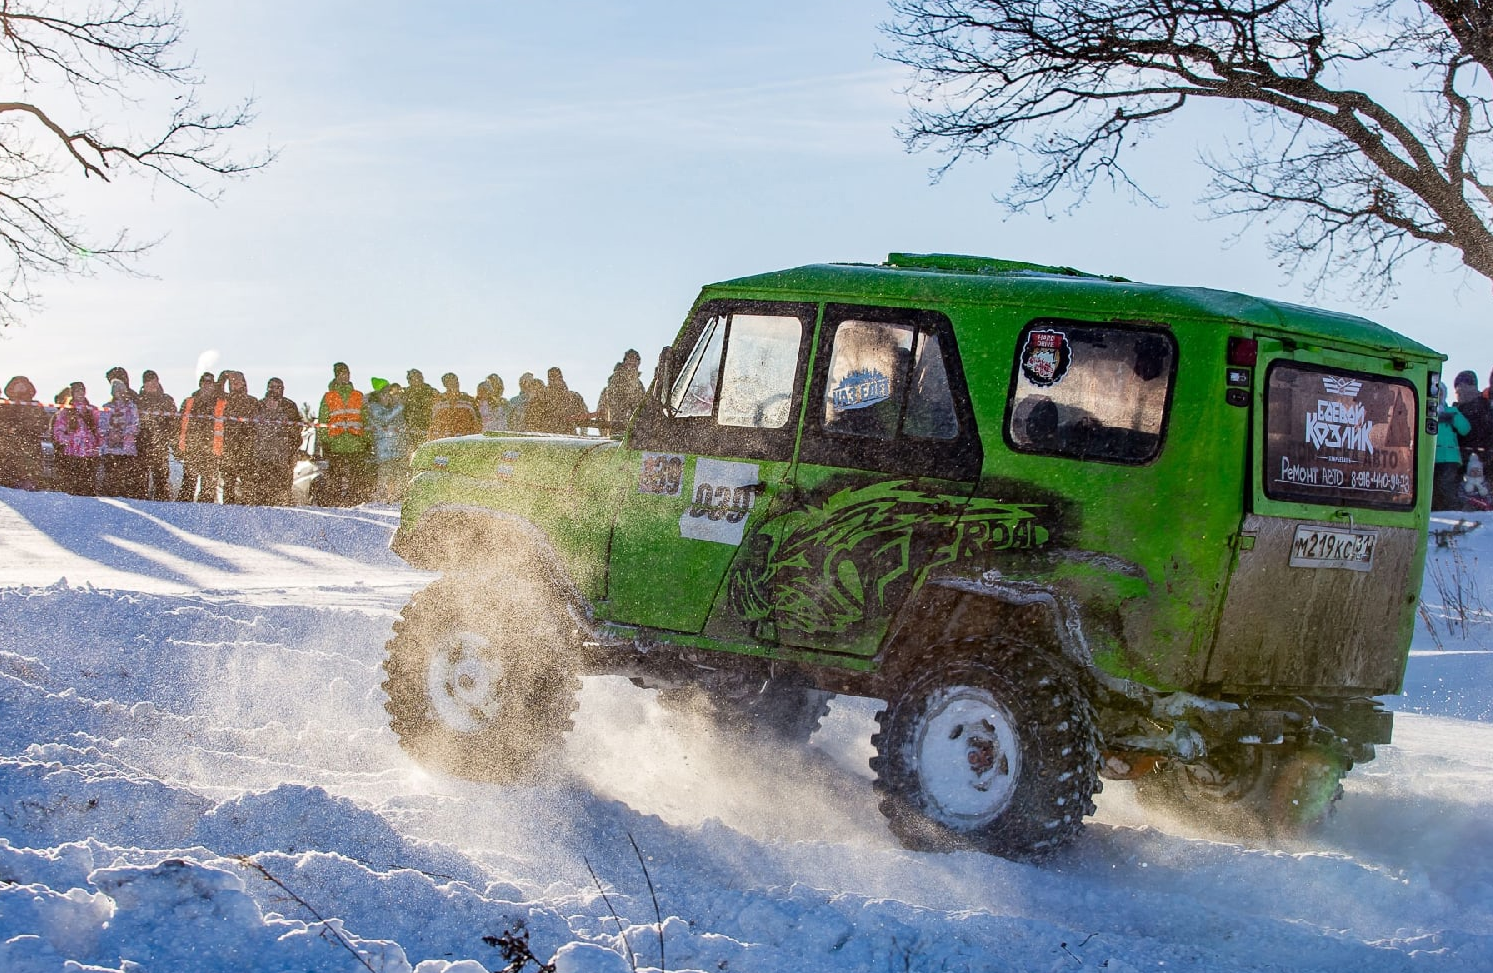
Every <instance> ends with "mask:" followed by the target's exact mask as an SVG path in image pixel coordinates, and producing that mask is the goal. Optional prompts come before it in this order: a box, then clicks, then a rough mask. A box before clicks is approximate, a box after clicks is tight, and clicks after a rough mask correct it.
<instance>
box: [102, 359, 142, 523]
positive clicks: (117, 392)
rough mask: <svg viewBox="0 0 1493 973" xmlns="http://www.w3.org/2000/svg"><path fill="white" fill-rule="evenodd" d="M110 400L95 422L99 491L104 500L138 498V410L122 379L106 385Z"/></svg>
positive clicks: (139, 493) (128, 388) (139, 494)
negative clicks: (97, 424) (100, 473)
mask: <svg viewBox="0 0 1493 973" xmlns="http://www.w3.org/2000/svg"><path fill="white" fill-rule="evenodd" d="M109 391H110V399H109V401H108V402H107V403H105V404H104V408H103V409H102V410H101V413H100V416H99V418H100V419H101V420H103V421H102V423H101V425H100V427H99V436H100V438H101V439H102V445H101V446H100V447H99V452H100V453H102V454H103V459H102V460H101V462H102V463H103V464H104V475H103V488H102V489H101V490H100V492H101V493H102V494H103V495H104V496H106V497H136V498H141V499H143V498H142V497H141V494H142V493H143V491H142V490H141V489H140V484H139V481H140V475H139V469H140V463H139V456H138V437H139V435H140V407H139V406H138V405H136V400H135V397H134V396H133V395H130V394H129V392H130V387H129V386H128V385H126V384H125V382H124V380H123V379H118V378H116V379H114V380H113V381H112V382H110V383H109Z"/></svg>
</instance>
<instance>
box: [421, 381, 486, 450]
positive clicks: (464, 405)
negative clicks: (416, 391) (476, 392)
mask: <svg viewBox="0 0 1493 973" xmlns="http://www.w3.org/2000/svg"><path fill="white" fill-rule="evenodd" d="M481 431H482V415H481V413H479V412H478V411H477V402H476V400H475V399H473V398H472V397H471V396H470V395H467V394H466V393H465V392H457V393H456V394H455V395H453V394H451V393H450V392H442V393H441V394H440V395H439V396H437V397H436V400H435V404H434V405H432V406H431V407H430V438H431V439H445V438H447V437H449V436H470V435H472V434H473V433H478V432H481Z"/></svg>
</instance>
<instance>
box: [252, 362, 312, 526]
mask: <svg viewBox="0 0 1493 973" xmlns="http://www.w3.org/2000/svg"><path fill="white" fill-rule="evenodd" d="M251 426H252V427H253V430H254V444H253V461H252V462H251V464H250V476H249V490H248V493H247V495H246V497H245V502H247V503H253V504H262V505H270V506H289V504H290V498H291V484H292V482H293V481H294V479H295V464H296V459H297V458H298V457H299V455H300V452H301V427H302V423H301V411H300V410H299V409H297V408H296V404H295V403H294V402H292V401H291V400H290V399H287V398H286V397H285V383H284V382H283V381H281V380H280V379H279V378H271V379H270V380H269V381H268V382H266V383H265V386H264V398H262V399H260V400H259V409H258V411H257V412H255V414H254V422H253V423H251Z"/></svg>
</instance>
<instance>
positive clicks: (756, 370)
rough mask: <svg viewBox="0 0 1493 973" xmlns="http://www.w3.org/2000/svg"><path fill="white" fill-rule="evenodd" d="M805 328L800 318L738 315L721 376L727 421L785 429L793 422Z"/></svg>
mask: <svg viewBox="0 0 1493 973" xmlns="http://www.w3.org/2000/svg"><path fill="white" fill-rule="evenodd" d="M803 334H804V327H803V324H802V322H800V321H799V320H798V318H795V317H786V316H782V315H767V314H737V315H734V316H733V317H732V318H731V344H730V346H729V347H728V348H727V350H726V365H725V369H724V371H723V377H722V379H721V400H720V401H721V405H720V411H719V413H718V414H717V420H718V421H719V422H720V424H721V425H723V426H749V427H752V428H757V429H781V428H783V427H784V426H786V425H787V424H788V416H789V412H788V403H789V402H791V401H792V400H793V387H794V382H793V380H794V377H795V376H796V375H797V374H798V349H799V345H800V344H802V343H803Z"/></svg>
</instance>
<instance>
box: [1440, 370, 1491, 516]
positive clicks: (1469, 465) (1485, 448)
mask: <svg viewBox="0 0 1493 973" xmlns="http://www.w3.org/2000/svg"><path fill="white" fill-rule="evenodd" d="M1439 394H1440V396H1441V404H1440V412H1439V415H1438V418H1439V420H1440V421H1439V423H1438V425H1437V431H1436V472H1435V477H1434V479H1433V481H1432V490H1431V509H1432V510H1488V509H1493V498H1490V497H1489V492H1490V491H1489V488H1488V482H1487V478H1486V475H1485V474H1486V472H1487V471H1488V469H1489V466H1488V464H1489V463H1490V462H1493V375H1490V376H1489V386H1488V388H1484V389H1479V388H1478V381H1477V373H1476V372H1472V371H1465V372H1458V373H1457V377H1456V378H1455V379H1453V380H1452V401H1450V402H1448V401H1447V394H1446V387H1445V386H1444V385H1443V386H1441V388H1440V389H1439Z"/></svg>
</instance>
